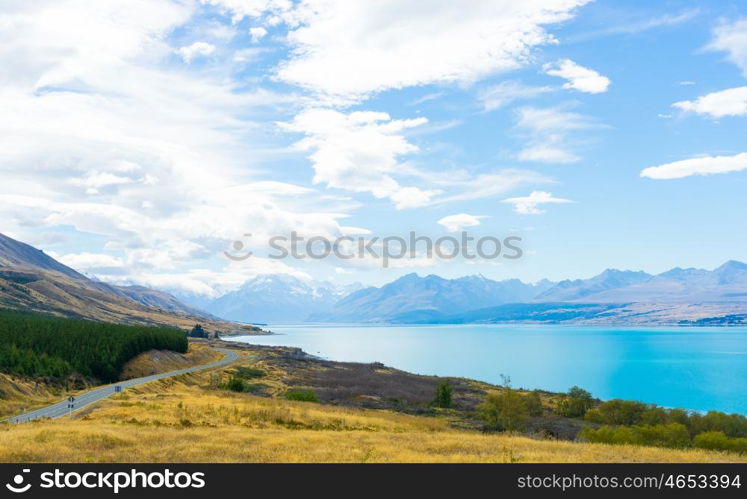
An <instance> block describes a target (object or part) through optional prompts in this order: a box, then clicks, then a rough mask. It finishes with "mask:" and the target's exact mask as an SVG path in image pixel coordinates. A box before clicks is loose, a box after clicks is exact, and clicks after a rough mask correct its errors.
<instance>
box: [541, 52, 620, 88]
mask: <svg viewBox="0 0 747 499" xmlns="http://www.w3.org/2000/svg"><path fill="white" fill-rule="evenodd" d="M542 69H543V70H544V71H545V73H547V74H549V75H550V76H557V77H559V78H563V79H566V80H568V82H567V83H564V84H563V88H568V89H574V90H578V91H579V92H586V93H589V94H601V93H603V92H606V91H607V89H608V88H609V86H610V79H609V78H607V77H606V76H602V75H600V74H599V73H597V72H596V71H594V70H593V69H589V68H585V67H583V66H581V65H579V64H576V63H575V62H573V61H572V60H570V59H561V60H559V61H556V62H554V63H548V64H545V65H544V66H542Z"/></svg>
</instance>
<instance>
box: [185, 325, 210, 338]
mask: <svg viewBox="0 0 747 499" xmlns="http://www.w3.org/2000/svg"><path fill="white" fill-rule="evenodd" d="M187 336H189V337H190V338H207V333H206V332H205V330H204V329H203V328H202V326H201V325H200V324H195V327H193V328H192V330H191V331H190V332H189V334H188V335H187Z"/></svg>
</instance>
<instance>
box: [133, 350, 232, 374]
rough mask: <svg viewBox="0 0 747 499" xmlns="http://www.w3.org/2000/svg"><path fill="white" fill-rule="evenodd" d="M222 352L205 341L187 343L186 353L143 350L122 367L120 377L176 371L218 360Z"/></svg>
mask: <svg viewBox="0 0 747 499" xmlns="http://www.w3.org/2000/svg"><path fill="white" fill-rule="evenodd" d="M222 357H223V354H222V353H220V352H218V351H216V350H213V349H212V348H210V347H208V346H207V345H206V344H205V343H195V342H190V343H189V351H188V352H187V353H186V354H181V353H178V352H171V351H168V350H149V351H147V352H143V353H141V354H140V355H138V356H137V357H135V358H134V359H132V360H131V361H129V362H128V363H127V364H125V366H124V368H122V374H121V376H120V378H121V379H131V378H140V377H143V376H150V375H151V374H157V373H165V372H168V371H176V370H178V369H184V368H185V367H190V366H197V365H200V364H209V363H210V362H215V361H217V360H220V359H221V358H222Z"/></svg>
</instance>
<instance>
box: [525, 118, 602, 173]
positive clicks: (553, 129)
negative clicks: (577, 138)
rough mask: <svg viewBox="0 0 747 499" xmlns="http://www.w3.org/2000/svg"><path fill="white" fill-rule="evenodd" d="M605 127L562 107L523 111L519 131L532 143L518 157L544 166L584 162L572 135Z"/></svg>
mask: <svg viewBox="0 0 747 499" xmlns="http://www.w3.org/2000/svg"><path fill="white" fill-rule="evenodd" d="M601 126H602V125H600V124H598V123H596V122H594V121H593V120H592V119H591V118H589V117H588V116H584V115H582V114H579V113H574V112H571V111H565V110H564V109H563V108H561V107H555V108H545V109H540V108H534V107H523V108H521V109H519V110H518V111H517V122H516V127H517V129H519V130H520V131H521V132H522V133H525V134H527V135H528V137H529V141H528V143H527V145H526V146H525V147H524V148H523V149H522V150H521V151H519V153H518V155H517V157H518V159H520V160H522V161H539V162H544V163H574V162H577V161H579V160H580V159H581V158H580V157H579V156H578V154H576V152H575V151H574V149H575V142H574V141H572V140H571V137H570V135H571V133H572V132H574V131H577V130H586V129H593V128H599V127H601Z"/></svg>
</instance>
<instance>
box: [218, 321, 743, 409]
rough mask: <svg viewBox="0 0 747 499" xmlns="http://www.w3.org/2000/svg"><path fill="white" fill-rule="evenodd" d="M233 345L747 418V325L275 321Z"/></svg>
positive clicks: (235, 338)
mask: <svg viewBox="0 0 747 499" xmlns="http://www.w3.org/2000/svg"><path fill="white" fill-rule="evenodd" d="M270 327H271V329H272V330H273V333H274V334H273V335H272V336H248V337H246V338H245V339H242V338H241V337H240V336H236V337H232V338H230V340H231V341H237V342H239V343H241V342H244V343H252V344H261V345H265V346H289V347H294V348H300V349H302V350H304V351H306V352H308V353H309V354H312V355H315V356H317V357H320V358H324V359H328V360H330V361H337V362H361V363H371V362H381V363H384V364H386V365H390V366H394V367H395V368H397V369H401V370H403V371H407V372H411V373H415V374H419V375H437V376H459V377H464V378H469V379H475V380H483V381H484V382H486V383H499V382H500V374H506V375H509V376H511V377H512V378H513V380H514V383H515V384H516V385H517V386H522V387H524V388H527V389H540V390H548V391H552V392H556V393H560V392H563V391H565V390H567V389H568V388H569V387H571V386H574V385H577V386H581V387H582V388H585V389H588V390H590V391H591V392H592V393H593V394H594V395H595V396H597V397H599V398H600V399H604V400H609V399H614V398H621V399H626V400H639V401H642V402H645V403H655V404H657V405H660V406H662V407H687V408H690V409H691V410H696V411H707V410H719V411H724V412H737V413H741V414H745V413H747V403H746V402H745V401H743V400H741V398H740V397H739V393H744V392H745V391H746V390H747V365H745V363H744V359H745V358H746V357H745V356H747V348H746V347H747V328H720V327H712V328H701V327H699V328H686V329H682V328H614V329H613V328H602V327H598V326H595V327H574V326H569V325H561V326H531V325H522V326H515V325H492V324H491V325H458V326H446V325H436V326H422V325H418V326H373V325H362V326H361V325H357V326H352V325H347V326H341V325H334V326H325V327H319V326H307V325H293V326H283V325H272V326H270Z"/></svg>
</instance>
